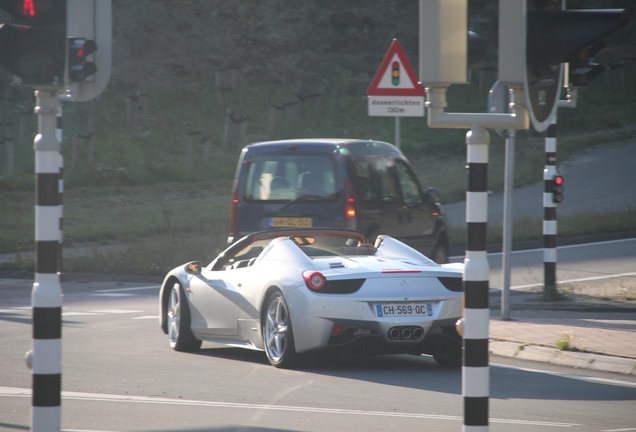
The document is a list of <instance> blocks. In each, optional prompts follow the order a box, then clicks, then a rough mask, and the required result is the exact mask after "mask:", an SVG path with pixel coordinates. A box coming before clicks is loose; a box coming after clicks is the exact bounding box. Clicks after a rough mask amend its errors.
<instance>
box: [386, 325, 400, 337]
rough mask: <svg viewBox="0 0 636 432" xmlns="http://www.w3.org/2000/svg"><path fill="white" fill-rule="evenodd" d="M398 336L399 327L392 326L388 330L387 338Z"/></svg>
mask: <svg viewBox="0 0 636 432" xmlns="http://www.w3.org/2000/svg"><path fill="white" fill-rule="evenodd" d="M399 338H400V329H399V328H397V327H393V328H392V329H391V330H389V339H393V340H396V339H399Z"/></svg>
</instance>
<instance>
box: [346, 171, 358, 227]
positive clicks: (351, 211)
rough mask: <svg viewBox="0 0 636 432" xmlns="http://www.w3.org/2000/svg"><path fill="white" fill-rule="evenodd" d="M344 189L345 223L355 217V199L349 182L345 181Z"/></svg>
mask: <svg viewBox="0 0 636 432" xmlns="http://www.w3.org/2000/svg"><path fill="white" fill-rule="evenodd" d="M344 186H345V187H344V189H345V191H344V192H345V220H346V221H347V222H349V221H351V220H352V219H354V218H355V217H356V214H357V212H356V198H355V195H354V192H353V185H352V184H351V180H349V179H345V182H344Z"/></svg>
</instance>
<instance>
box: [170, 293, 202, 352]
mask: <svg viewBox="0 0 636 432" xmlns="http://www.w3.org/2000/svg"><path fill="white" fill-rule="evenodd" d="M169 296H170V297H169V298H168V308H167V310H166V318H167V320H166V321H167V327H168V340H169V341H170V348H172V349H174V350H175V351H195V350H197V349H199V348H201V341H200V340H198V339H196V338H195V337H194V335H193V334H192V330H190V309H189V308H188V301H187V300H186V298H185V294H184V292H183V288H181V285H180V284H179V283H178V282H177V283H175V284H174V285H173V286H172V290H170V294H169Z"/></svg>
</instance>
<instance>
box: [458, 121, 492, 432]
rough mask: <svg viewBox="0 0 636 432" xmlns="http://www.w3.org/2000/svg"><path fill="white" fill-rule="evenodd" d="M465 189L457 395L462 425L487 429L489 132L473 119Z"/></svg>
mask: <svg viewBox="0 0 636 432" xmlns="http://www.w3.org/2000/svg"><path fill="white" fill-rule="evenodd" d="M466 144H467V146H468V148H467V162H468V190H467V192H466V224H467V229H468V239H467V246H466V258H465V260H464V264H465V270H464V335H463V367H462V395H463V396H464V429H463V430H464V431H465V432H485V431H487V430H488V399H489V395H490V369H489V366H488V324H489V318H490V310H489V305H488V286H489V271H490V267H489V264H488V258H487V255H486V229H487V225H488V147H489V144H490V136H489V134H488V131H487V130H486V129H484V128H483V127H482V126H478V125H476V124H473V126H472V127H471V130H470V132H468V133H467V134H466Z"/></svg>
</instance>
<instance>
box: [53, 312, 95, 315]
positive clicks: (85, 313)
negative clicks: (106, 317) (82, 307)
mask: <svg viewBox="0 0 636 432" xmlns="http://www.w3.org/2000/svg"><path fill="white" fill-rule="evenodd" d="M83 315H102V314H101V313H95V312H62V316H83Z"/></svg>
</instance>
